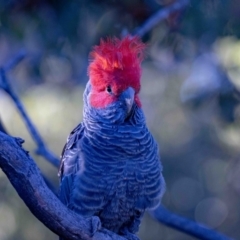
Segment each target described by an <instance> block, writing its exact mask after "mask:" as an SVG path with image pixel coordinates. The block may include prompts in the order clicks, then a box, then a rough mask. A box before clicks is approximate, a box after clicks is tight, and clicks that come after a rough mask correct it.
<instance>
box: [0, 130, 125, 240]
mask: <svg viewBox="0 0 240 240" xmlns="http://www.w3.org/2000/svg"><path fill="white" fill-rule="evenodd" d="M0 143H1V144H0V168H2V170H3V172H4V173H5V174H6V175H7V177H8V179H9V181H10V182H11V183H12V185H13V187H14V188H15V189H16V191H17V192H18V194H19V196H20V197H21V198H22V200H23V201H24V202H25V204H26V205H27V206H28V208H29V209H30V211H31V212H32V213H33V214H34V215H35V217H37V218H38V219H39V220H40V221H41V222H42V223H43V224H44V225H45V226H46V227H48V228H49V229H50V230H52V231H53V232H54V233H56V234H57V235H59V236H61V237H63V238H65V239H70V240H90V239H93V240H110V239H113V240H126V239H125V238H124V237H121V236H118V235H116V234H115V233H113V232H110V231H108V230H106V229H102V228H101V223H100V220H99V218H98V217H95V216H93V217H91V218H83V217H81V216H80V215H78V214H76V213H74V212H73V211H71V210H69V209H68V208H67V207H66V206H65V205H63V204H62V203H61V202H60V200H59V199H58V198H57V197H56V196H55V195H54V194H53V193H52V191H51V190H50V189H49V188H48V187H47V186H46V184H45V182H44V180H43V178H42V176H41V174H40V171H39V169H38V167H37V166H36V164H35V163H34V161H33V160H32V159H31V157H30V156H29V155H28V152H26V151H25V150H24V149H22V147H21V144H22V143H23V140H22V139H20V138H12V137H10V136H8V135H6V134H4V133H2V132H0Z"/></svg>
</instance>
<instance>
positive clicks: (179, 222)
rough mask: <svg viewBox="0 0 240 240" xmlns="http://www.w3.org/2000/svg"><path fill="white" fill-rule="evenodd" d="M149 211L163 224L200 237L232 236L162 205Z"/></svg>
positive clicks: (212, 239)
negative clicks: (179, 214)
mask: <svg viewBox="0 0 240 240" xmlns="http://www.w3.org/2000/svg"><path fill="white" fill-rule="evenodd" d="M149 213H150V215H151V216H152V217H153V218H154V219H156V220H157V221H159V222H161V223H162V224H164V225H167V226H169V227H171V228H174V229H176V230H179V231H181V232H184V233H186V234H188V235H191V236H193V237H196V238H198V239H202V240H231V238H229V237H227V236H224V235H223V234H221V233H219V232H217V231H214V230H212V229H210V228H208V227H206V226H204V225H200V224H198V223H196V222H194V221H191V220H189V219H187V218H184V217H181V216H178V215H176V214H174V213H171V212H170V211H168V210H167V209H166V208H164V207H163V206H161V205H160V206H159V207H158V208H157V209H155V210H152V211H149Z"/></svg>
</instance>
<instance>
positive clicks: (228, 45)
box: [0, 0, 240, 240]
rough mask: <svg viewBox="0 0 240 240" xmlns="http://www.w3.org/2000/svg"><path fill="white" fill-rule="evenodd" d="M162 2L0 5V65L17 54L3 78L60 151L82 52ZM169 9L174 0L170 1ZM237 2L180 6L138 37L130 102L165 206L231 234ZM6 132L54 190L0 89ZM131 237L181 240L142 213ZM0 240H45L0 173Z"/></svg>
mask: <svg viewBox="0 0 240 240" xmlns="http://www.w3.org/2000/svg"><path fill="white" fill-rule="evenodd" d="M173 2H175V1H174V0H149V1H147V0H145V1H144V0H131V1H129V0H122V1H113V0H112V1H110V0H105V1H96V0H88V1H87V0H85V1H84V0H82V1H80V0H75V1H63V0H51V1H50V0H45V1H44V0H36V1H30V0H18V1H17V0H12V1H9V0H1V1H0V65H4V63H6V61H7V60H9V59H11V58H12V57H13V56H14V55H15V54H16V53H17V52H18V51H19V50H21V49H24V50H25V51H26V52H27V58H26V59H25V60H24V61H23V62H21V63H20V64H19V65H18V66H17V67H16V68H15V69H14V70H13V71H11V72H10V74H9V77H10V79H11V84H12V85H13V87H14V90H15V91H16V92H17V93H18V95H19V96H20V97H21V99H22V101H23V103H24V105H25V106H26V108H27V111H28V113H29V115H30V117H31V118H32V119H33V121H34V123H35V124H36V126H37V128H38V129H39V131H40V133H41V135H42V136H43V138H44V140H45V141H46V142H47V144H48V146H49V148H50V149H52V150H53V151H54V152H55V153H56V155H60V153H61V149H62V147H63V145H64V142H65V140H66V137H67V135H68V133H69V132H70V131H71V130H72V129H73V128H74V127H75V126H76V125H77V123H79V122H80V121H81V119H82V93H83V90H84V87H85V84H86V82H87V80H88V77H87V73H86V71H87V65H88V54H89V51H90V50H91V47H92V46H93V45H95V44H98V43H99V40H100V38H101V37H106V36H117V37H119V36H121V34H122V33H123V32H126V31H129V32H131V31H133V30H134V29H135V28H136V27H139V26H141V25H142V23H143V22H144V21H145V20H146V19H147V18H148V17H150V16H151V15H152V14H154V13H155V12H156V11H158V10H159V9H161V8H162V9H163V8H165V7H167V6H168V5H169V4H171V3H173ZM180 2H181V1H180ZM239 26H240V4H239V1H237V0H232V1H224V0H202V1H197V0H192V1H190V4H189V6H188V7H187V8H186V9H185V10H184V11H178V12H176V13H175V14H172V15H171V16H170V17H169V18H167V19H166V20H165V21H162V22H160V23H159V24H158V25H157V26H156V27H154V29H152V31H150V32H149V33H148V34H146V35H145V36H144V37H143V41H144V42H146V43H147V44H148V51H147V52H148V54H147V58H146V60H145V61H144V62H143V75H142V90H141V101H142V104H143V109H144V112H145V115H146V119H147V124H148V126H149V128H150V130H151V132H152V133H153V135H154V136H155V138H156V139H157V141H158V142H159V145H160V150H161V158H162V163H163V166H164V176H165V179H166V182H167V191H166V193H165V196H164V199H163V204H164V205H165V206H166V207H167V208H168V209H170V210H171V211H173V212H175V213H178V214H181V215H183V216H185V217H188V218H190V219H193V220H196V221H198V222H200V223H204V224H206V225H208V226H210V227H211V228H214V229H216V230H218V231H221V232H223V233H225V234H227V235H229V236H230V237H233V238H236V239H240V228H239V225H240V214H239V212H240V201H239V197H240V184H239V181H240V162H239V158H240V150H239V145H240V125H239V123H240V107H239V99H240V98H239V92H238V88H239V87H240V80H239V76H240V40H239V36H240V27H239ZM0 116H1V119H2V121H3V123H4V125H5V126H6V128H7V130H8V131H9V133H10V134H11V135H14V136H20V137H22V138H24V139H25V140H26V143H25V145H24V146H25V148H26V149H28V150H30V153H31V155H32V156H33V157H34V158H35V160H36V161H37V164H38V165H39V167H40V168H41V170H42V171H43V172H44V173H45V174H46V175H47V176H48V177H49V178H50V179H51V180H52V181H53V182H54V183H55V185H56V186H57V185H58V179H57V169H55V168H54V167H52V166H51V165H50V164H49V163H47V162H46V161H45V160H44V159H43V158H41V157H38V156H35V154H34V149H36V146H35V144H34V143H33V141H32V139H31V137H30V136H29V133H28V131H27V130H26V128H25V126H24V124H23V122H22V119H21V118H20V117H19V115H18V112H17V110H16V109H15V106H14V105H13V103H12V101H11V99H10V98H9V97H8V96H7V95H6V94H5V93H4V92H3V91H0ZM139 236H140V237H141V239H142V240H155V239H159V240H160V239H163V240H175V239H176V240H190V239H193V238H192V237H189V236H187V235H185V234H182V233H180V232H177V231H175V230H173V229H170V228H167V227H165V226H162V225H161V224H159V223H156V222H154V221H153V220H152V219H150V217H149V216H148V215H147V214H146V215H145V218H144V220H143V222H142V225H141V229H140V232H139ZM0 239H1V240H15V239H16V240H32V239H34V240H42V239H48V240H51V239H57V236H56V235H54V234H53V233H52V232H50V231H49V230H48V229H47V228H46V227H45V226H43V224H42V223H40V222H39V221H38V220H37V219H36V218H35V217H34V216H33V215H32V214H31V213H30V211H29V210H28V209H27V207H26V206H25V205H24V203H23V202H22V200H21V199H20V198H19V197H18V195H17V194H16V192H15V190H14V189H13V187H12V186H11V184H10V183H9V182H8V179H7V178H6V176H5V175H4V174H3V172H2V171H0Z"/></svg>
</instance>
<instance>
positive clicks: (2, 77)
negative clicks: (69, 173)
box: [0, 51, 59, 167]
mask: <svg viewBox="0 0 240 240" xmlns="http://www.w3.org/2000/svg"><path fill="white" fill-rule="evenodd" d="M24 56H25V53H24V52H23V51H21V52H20V53H19V54H18V55H17V56H16V57H15V58H14V59H13V60H12V61H10V62H9V63H8V64H6V65H5V67H3V68H1V69H0V88H2V89H3V90H4V91H5V92H6V93H7V94H8V95H9V96H10V97H11V98H12V100H13V102H14V103H15V105H16V107H17V109H18V111H19V113H20V114H21V116H22V118H23V120H24V122H25V125H26V127H27V129H28V130H29V132H30V134H31V136H32V138H33V140H34V141H35V143H36V144H37V147H38V148H37V150H36V153H37V154H38V155H41V156H43V157H45V158H46V159H47V160H48V161H49V162H50V163H52V164H53V165H54V166H56V167H58V166H59V159H58V157H57V156H55V155H54V154H53V153H52V152H51V151H50V150H49V149H48V148H47V146H46V145H45V143H44V141H43V140H42V138H41V136H40V134H39V132H38V131H37V129H36V127H35V126H34V124H33V123H32V121H31V120H30V118H29V117H28V115H27V112H26V110H25V108H24V106H23V104H22V102H21V101H20V99H19V98H18V96H17V94H15V92H14V91H13V89H12V87H11V85H10V83H9V81H8V78H7V76H6V71H8V70H10V69H12V68H13V67H15V66H16V65H17V64H18V63H19V62H20V61H21V60H22V59H23V58H24Z"/></svg>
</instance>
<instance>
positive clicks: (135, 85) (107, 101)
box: [88, 36, 145, 118]
mask: <svg viewBox="0 0 240 240" xmlns="http://www.w3.org/2000/svg"><path fill="white" fill-rule="evenodd" d="M144 49H145V44H143V43H142V42H141V41H140V39H139V38H138V37H131V36H127V37H125V38H123V39H118V38H108V39H106V40H101V41H100V44H99V45H98V46H95V47H94V48H93V50H92V52H91V53H90V64H89V68H88V75H89V77H90V80H89V82H90V85H91V89H90V91H89V94H88V105H90V106H91V107H92V108H94V109H97V110H111V112H117V113H118V115H119V116H120V115H121V118H126V117H127V116H128V115H129V114H130V113H131V111H132V109H133V106H138V107H141V102H140V100H139V96H138V94H139V91H140V87H141V84H140V77H141V62H142V60H143V57H144V56H143V55H144V54H143V52H144ZM108 112H109V111H108Z"/></svg>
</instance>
